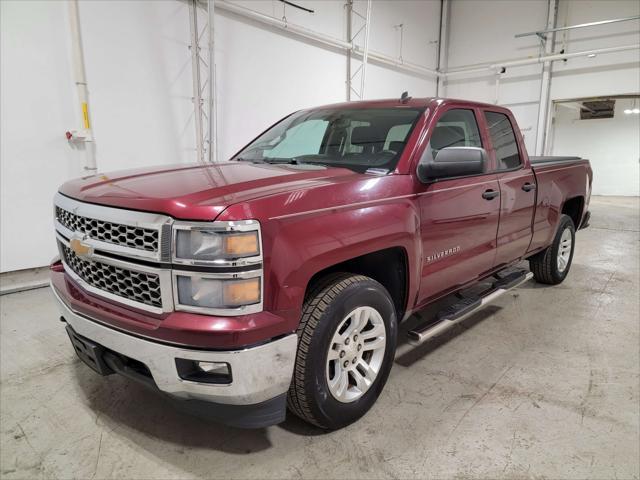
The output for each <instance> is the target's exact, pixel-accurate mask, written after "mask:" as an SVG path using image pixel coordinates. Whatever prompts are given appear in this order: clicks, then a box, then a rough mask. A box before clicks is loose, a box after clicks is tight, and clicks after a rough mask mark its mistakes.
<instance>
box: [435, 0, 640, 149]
mask: <svg viewBox="0 0 640 480" xmlns="http://www.w3.org/2000/svg"><path fill="white" fill-rule="evenodd" d="M547 6H548V2H547V0H520V1H504V0H453V1H452V6H451V23H450V34H449V37H450V40H449V50H448V62H449V65H448V67H449V68H450V69H453V68H456V67H462V66H467V65H475V64H492V63H499V62H501V61H507V60H516V59H522V58H527V57H536V56H538V55H540V53H541V48H540V43H539V41H538V40H537V39H536V37H535V36H532V37H523V38H519V39H516V38H514V35H515V34H517V33H525V32H531V31H535V30H541V29H544V27H545V25H546V21H547V8H548V7H547ZM639 14H640V2H638V1H637V0H580V1H577V0H559V8H558V22H557V24H558V26H568V25H575V24H580V23H586V22H592V21H597V20H606V19H613V18H622V17H629V16H634V15H639ZM639 25H640V22H638V21H635V22H624V23H617V24H611V25H607V26H602V27H597V28H585V29H579V30H572V31H570V32H569V33H566V34H560V35H558V37H557V39H556V48H555V51H556V52H559V51H560V50H562V49H563V48H564V49H565V51H566V52H578V51H583V50H588V49H593V48H604V47H613V46H619V45H629V44H634V43H635V44H638V43H640V28H639ZM478 26H480V27H478ZM552 68H553V70H552V80H551V92H550V96H551V99H552V100H554V99H567V98H576V97H587V96H606V95H615V94H628V93H636V92H638V90H640V53H639V52H638V50H631V51H626V52H620V53H614V54H607V55H598V56H597V57H595V58H575V59H570V60H567V61H566V62H564V61H559V62H554V63H553V67H552ZM541 72H542V65H529V66H525V67H518V68H509V69H508V70H507V72H506V73H505V74H503V75H502V76H501V80H500V87H499V95H498V103H499V104H501V105H504V106H507V107H509V108H511V109H512V110H513V112H514V114H515V116H516V118H517V120H518V123H519V125H520V127H521V128H522V129H523V134H524V137H525V143H526V145H527V150H529V152H530V153H533V152H534V150H535V148H534V147H535V143H536V134H537V131H536V130H537V128H536V126H537V117H538V105H539V96H540V87H541V82H540V74H541ZM445 85H446V91H445V93H446V96H451V97H462V98H466V99H470V100H479V101H485V102H489V103H494V102H495V99H496V88H495V75H493V74H491V73H487V74H472V75H468V76H466V77H452V78H451V79H450V80H448V81H447V82H446V84H445Z"/></svg>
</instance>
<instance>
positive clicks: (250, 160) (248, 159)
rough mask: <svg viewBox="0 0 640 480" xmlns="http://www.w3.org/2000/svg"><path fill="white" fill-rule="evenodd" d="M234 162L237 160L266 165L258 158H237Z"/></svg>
mask: <svg viewBox="0 0 640 480" xmlns="http://www.w3.org/2000/svg"><path fill="white" fill-rule="evenodd" d="M234 160H236V161H238V162H251V163H265V162H264V160H259V159H257V158H242V157H236V158H234Z"/></svg>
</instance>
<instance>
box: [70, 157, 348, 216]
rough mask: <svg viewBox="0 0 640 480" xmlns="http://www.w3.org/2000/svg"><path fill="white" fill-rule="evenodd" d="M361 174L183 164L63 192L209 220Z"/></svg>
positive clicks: (81, 182)
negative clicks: (240, 206) (244, 204)
mask: <svg viewBox="0 0 640 480" xmlns="http://www.w3.org/2000/svg"><path fill="white" fill-rule="evenodd" d="M360 176H361V175H360V174H357V173H354V172H352V171H351V170H348V169H345V168H325V167H320V166H312V165H268V164H253V163H244V162H228V163H219V164H211V165H199V164H191V165H185V164H180V165H171V166H166V167H154V168H147V169H139V170H125V171H120V172H113V173H106V174H97V175H92V176H90V177H84V178H79V179H76V180H72V181H69V182H67V183H65V184H64V185H63V186H62V187H61V188H60V192H61V193H62V194H64V195H66V196H68V197H72V198H75V199H76V200H79V201H82V202H88V203H95V204H100V205H107V206H113V207H122V208H127V209H132V210H142V211H147V212H156V213H163V214H166V215H171V216H172V217H174V218H178V219H182V220H204V221H207V220H214V219H215V218H216V217H217V216H218V215H219V214H220V213H221V212H222V211H223V210H224V209H225V208H227V207H228V206H229V205H232V204H234V203H239V202H244V201H247V200H251V199H254V198H258V197H264V196H268V195H274V194H277V193H282V192H286V191H291V190H296V189H301V188H310V187H313V186H316V185H320V184H323V185H326V184H328V183H334V182H343V181H345V180H349V179H351V178H354V177H360Z"/></svg>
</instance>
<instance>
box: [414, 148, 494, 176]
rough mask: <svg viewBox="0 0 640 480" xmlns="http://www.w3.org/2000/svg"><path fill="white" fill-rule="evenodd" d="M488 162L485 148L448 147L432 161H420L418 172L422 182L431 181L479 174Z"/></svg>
mask: <svg viewBox="0 0 640 480" xmlns="http://www.w3.org/2000/svg"><path fill="white" fill-rule="evenodd" d="M427 148H428V147H427ZM486 163H487V152H486V150H485V149H484V148H479V147H447V148H443V149H442V150H440V151H439V152H438V153H437V155H436V158H434V159H433V160H432V161H420V163H419V164H418V171H417V174H418V179H419V180H420V181H421V182H422V183H429V182H432V181H434V180H437V179H439V178H448V177H463V176H466V175H479V174H481V173H484V166H485V164H486Z"/></svg>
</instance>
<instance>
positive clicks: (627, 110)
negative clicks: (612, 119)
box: [624, 108, 633, 115]
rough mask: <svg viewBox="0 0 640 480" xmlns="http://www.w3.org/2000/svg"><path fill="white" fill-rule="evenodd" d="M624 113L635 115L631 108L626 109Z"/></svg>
mask: <svg viewBox="0 0 640 480" xmlns="http://www.w3.org/2000/svg"><path fill="white" fill-rule="evenodd" d="M624 113H625V115H631V114H632V113H633V110H631V109H630V108H625V109H624Z"/></svg>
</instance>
